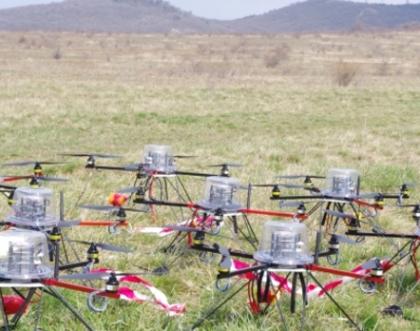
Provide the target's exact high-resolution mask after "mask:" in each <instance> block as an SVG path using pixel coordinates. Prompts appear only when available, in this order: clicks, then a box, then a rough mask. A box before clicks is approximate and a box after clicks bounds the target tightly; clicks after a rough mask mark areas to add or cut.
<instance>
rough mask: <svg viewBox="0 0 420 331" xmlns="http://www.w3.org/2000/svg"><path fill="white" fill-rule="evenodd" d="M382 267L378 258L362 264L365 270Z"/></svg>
mask: <svg viewBox="0 0 420 331" xmlns="http://www.w3.org/2000/svg"><path fill="white" fill-rule="evenodd" d="M380 266H381V261H379V259H378V258H377V257H375V258H373V259H371V260H369V261H367V262H365V263H363V264H362V268H363V269H374V268H378V267H380Z"/></svg>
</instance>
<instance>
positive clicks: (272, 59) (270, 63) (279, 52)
mask: <svg viewBox="0 0 420 331" xmlns="http://www.w3.org/2000/svg"><path fill="white" fill-rule="evenodd" d="M289 53H290V48H289V46H288V45H286V44H283V45H281V46H279V47H277V48H276V49H274V50H273V51H272V52H271V53H270V54H268V55H267V56H266V57H265V58H264V64H265V66H266V68H275V67H277V66H278V65H279V63H280V62H282V61H287V60H288V59H289Z"/></svg>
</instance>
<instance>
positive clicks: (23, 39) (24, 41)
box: [18, 36, 26, 44]
mask: <svg viewBox="0 0 420 331" xmlns="http://www.w3.org/2000/svg"><path fill="white" fill-rule="evenodd" d="M18 43H19V44H24V43H26V38H25V36H21V37H20V38H19V40H18Z"/></svg>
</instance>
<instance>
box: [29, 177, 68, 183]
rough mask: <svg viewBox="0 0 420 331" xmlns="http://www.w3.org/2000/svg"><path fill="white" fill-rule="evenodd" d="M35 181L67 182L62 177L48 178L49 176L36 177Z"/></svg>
mask: <svg viewBox="0 0 420 331" xmlns="http://www.w3.org/2000/svg"><path fill="white" fill-rule="evenodd" d="M35 178H36V179H37V180H41V181H45V182H67V181H68V179H67V178H63V177H49V176H39V177H38V176H37V177H35Z"/></svg>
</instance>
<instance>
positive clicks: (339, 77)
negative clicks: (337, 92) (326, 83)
mask: <svg viewBox="0 0 420 331" xmlns="http://www.w3.org/2000/svg"><path fill="white" fill-rule="evenodd" d="M357 71H358V66H357V64H355V63H351V62H343V61H340V62H339V63H338V64H337V66H336V68H335V73H334V74H335V77H334V78H335V81H336V83H337V84H338V86H342V87H346V86H349V85H350V83H351V82H352V81H353V79H354V77H355V76H356V74H357Z"/></svg>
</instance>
